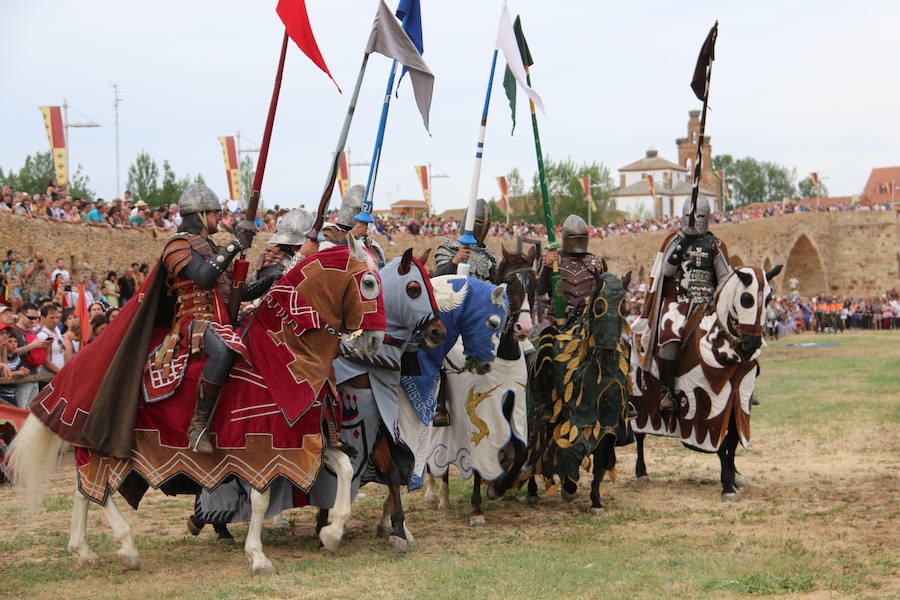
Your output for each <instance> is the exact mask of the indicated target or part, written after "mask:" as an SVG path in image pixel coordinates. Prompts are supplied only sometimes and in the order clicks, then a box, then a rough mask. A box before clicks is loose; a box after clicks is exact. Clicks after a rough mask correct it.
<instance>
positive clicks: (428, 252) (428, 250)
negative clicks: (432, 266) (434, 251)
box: [419, 248, 431, 267]
mask: <svg viewBox="0 0 900 600" xmlns="http://www.w3.org/2000/svg"><path fill="white" fill-rule="evenodd" d="M429 256H431V248H425V252H423V253H422V255H421V256H419V262H420V263H422V266H423V267H424V266H425V263H427V262H428V257H429Z"/></svg>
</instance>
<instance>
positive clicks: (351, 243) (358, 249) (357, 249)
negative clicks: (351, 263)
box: [347, 233, 370, 262]
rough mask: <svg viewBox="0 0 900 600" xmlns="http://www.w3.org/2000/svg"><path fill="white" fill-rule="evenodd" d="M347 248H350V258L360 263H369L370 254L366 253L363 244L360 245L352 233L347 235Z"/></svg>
mask: <svg viewBox="0 0 900 600" xmlns="http://www.w3.org/2000/svg"><path fill="white" fill-rule="evenodd" d="M347 247H348V248H350V256H352V257H353V258H355V259H356V260H358V261H360V262H368V261H369V258H370V257H369V253H368V252H366V249H365V248H363V246H362V244H360V243H359V242H358V241H357V240H356V238H355V237H353V234H352V233H348V234H347Z"/></svg>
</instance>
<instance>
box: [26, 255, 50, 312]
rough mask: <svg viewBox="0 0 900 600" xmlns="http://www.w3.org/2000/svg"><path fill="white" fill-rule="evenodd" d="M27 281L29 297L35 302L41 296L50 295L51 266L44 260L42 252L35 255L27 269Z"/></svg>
mask: <svg viewBox="0 0 900 600" xmlns="http://www.w3.org/2000/svg"><path fill="white" fill-rule="evenodd" d="M25 281H27V282H28V297H29V298H28V299H29V301H30V302H34V301H35V300H37V299H38V298H40V297H41V296H49V295H50V281H51V279H50V268H49V267H48V266H47V264H46V263H45V262H44V255H43V254H41V253H40V252H38V253H36V254H35V255H34V258H33V259H32V261H31V264H30V265H28V268H27V269H25Z"/></svg>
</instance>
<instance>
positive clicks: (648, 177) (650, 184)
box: [644, 173, 656, 198]
mask: <svg viewBox="0 0 900 600" xmlns="http://www.w3.org/2000/svg"><path fill="white" fill-rule="evenodd" d="M644 181H646V182H647V187H648V188H649V189H650V197H651V198H656V188H655V187H654V185H653V175H651V174H650V173H644Z"/></svg>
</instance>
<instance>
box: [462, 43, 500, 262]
mask: <svg viewBox="0 0 900 600" xmlns="http://www.w3.org/2000/svg"><path fill="white" fill-rule="evenodd" d="M496 67H497V50H496V49H494V56H493V58H491V74H490V75H489V76H488V84H487V93H486V94H485V95H484V109H483V110H482V111H481V128H480V129H479V130H478V143H477V145H476V147H475V167H474V169H473V170H472V186H471V187H470V188H469V209H468V210H467V211H466V222H465V223H464V225H463V234H462V236H461V237H460V238H459V243H460V244H462V245H463V246H465V247H468V246H474V245H475V244H477V243H478V240H476V239H475V235H474V233H475V232H474V229H475V205H476V204H477V203H478V180H479V179H480V177H481V156H482V154H483V153H484V132H485V130H486V129H487V118H488V109H489V108H490V106H491V88H492V87H493V86H494V70H495V69H496ZM456 272H457V273H458V274H460V275H462V276H463V277H468V276H469V261H467V260H466V261H463V262H461V263H460V264H459V268H458V269H457V270H456Z"/></svg>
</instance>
